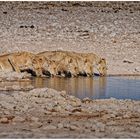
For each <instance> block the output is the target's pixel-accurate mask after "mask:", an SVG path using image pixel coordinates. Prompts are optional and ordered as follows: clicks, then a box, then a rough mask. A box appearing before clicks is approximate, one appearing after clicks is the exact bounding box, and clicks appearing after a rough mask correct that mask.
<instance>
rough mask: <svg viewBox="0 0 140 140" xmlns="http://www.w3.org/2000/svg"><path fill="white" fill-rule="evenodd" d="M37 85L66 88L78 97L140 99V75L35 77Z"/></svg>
mask: <svg viewBox="0 0 140 140" xmlns="http://www.w3.org/2000/svg"><path fill="white" fill-rule="evenodd" d="M33 85H34V86H35V87H39V88H42V87H49V88H54V89H56V90H59V91H61V90H65V91H67V93H68V94H71V95H74V96H76V97H78V98H81V99H82V98H85V97H89V98H92V99H105V98H111V97H114V98H117V99H134V100H140V77H132V76H131V77H93V78H88V77H79V78H45V79H43V78H35V79H34V80H33Z"/></svg>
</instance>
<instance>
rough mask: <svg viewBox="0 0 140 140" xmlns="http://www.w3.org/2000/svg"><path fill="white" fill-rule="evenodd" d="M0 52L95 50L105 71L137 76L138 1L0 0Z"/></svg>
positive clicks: (138, 69) (139, 54) (138, 56)
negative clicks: (6, 0) (19, 0)
mask: <svg viewBox="0 0 140 140" xmlns="http://www.w3.org/2000/svg"><path fill="white" fill-rule="evenodd" d="M0 15H1V16H0V27H1V28H0V43H1V44H0V54H3V53H6V52H13V51H21V50H26V51H32V52H36V53H37V52H41V51H45V50H57V49H63V50H69V51H76V52H94V53H97V54H99V55H101V56H102V57H105V58H106V59H107V63H108V74H140V66H139V63H140V59H139V58H140V53H139V50H140V46H139V44H140V2H0Z"/></svg>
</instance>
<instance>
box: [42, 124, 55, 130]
mask: <svg viewBox="0 0 140 140" xmlns="http://www.w3.org/2000/svg"><path fill="white" fill-rule="evenodd" d="M43 129H44V130H53V129H57V127H56V126H54V125H48V126H46V127H43Z"/></svg>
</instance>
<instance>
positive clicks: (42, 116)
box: [0, 88, 140, 138]
mask: <svg viewBox="0 0 140 140" xmlns="http://www.w3.org/2000/svg"><path fill="white" fill-rule="evenodd" d="M0 138H140V101H132V100H116V99H114V98H111V99H106V100H91V99H88V98H84V99H83V100H80V99H78V98H76V97H74V96H70V95H68V94H66V92H65V91H62V92H58V91H56V90H53V89H48V88H42V89H33V90H30V91H29V92H14V93H13V94H0Z"/></svg>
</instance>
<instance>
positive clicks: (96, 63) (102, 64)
mask: <svg viewBox="0 0 140 140" xmlns="http://www.w3.org/2000/svg"><path fill="white" fill-rule="evenodd" d="M81 56H82V57H83V59H84V60H83V61H86V62H87V63H88V65H87V67H86V65H85V67H86V73H88V72H90V75H91V74H94V68H97V70H98V72H99V74H100V76H105V75H106V74H107V64H106V60H105V58H101V57H100V56H98V55H96V54H94V53H81Z"/></svg>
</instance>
